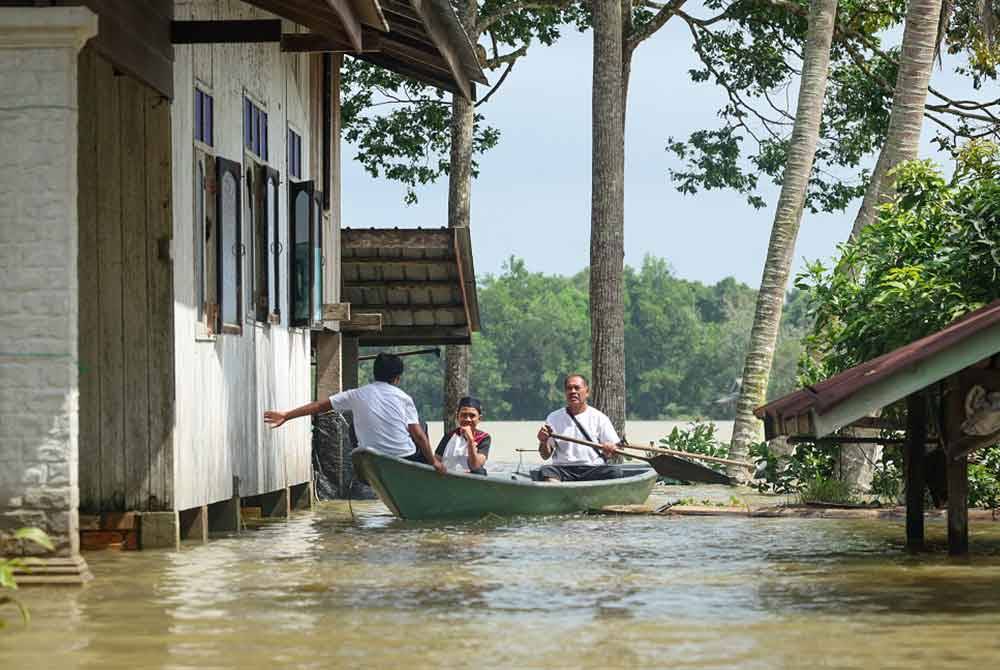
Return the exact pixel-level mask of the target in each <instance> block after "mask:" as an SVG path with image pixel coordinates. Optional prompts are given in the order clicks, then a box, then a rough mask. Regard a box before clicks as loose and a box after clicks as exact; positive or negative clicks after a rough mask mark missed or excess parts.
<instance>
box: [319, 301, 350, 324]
mask: <svg viewBox="0 0 1000 670" xmlns="http://www.w3.org/2000/svg"><path fill="white" fill-rule="evenodd" d="M323 320H324V321H350V320H351V303H349V302H334V303H326V304H324V305H323Z"/></svg>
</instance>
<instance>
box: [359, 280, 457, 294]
mask: <svg viewBox="0 0 1000 670" xmlns="http://www.w3.org/2000/svg"><path fill="white" fill-rule="evenodd" d="M458 287H459V280H458V278H457V277H456V278H455V279H427V280H425V281H417V280H412V279H410V280H398V279H371V280H357V279H351V280H346V281H344V288H345V289H347V288H368V289H384V290H387V291H419V290H423V289H435V288H451V289H456V288H458Z"/></svg>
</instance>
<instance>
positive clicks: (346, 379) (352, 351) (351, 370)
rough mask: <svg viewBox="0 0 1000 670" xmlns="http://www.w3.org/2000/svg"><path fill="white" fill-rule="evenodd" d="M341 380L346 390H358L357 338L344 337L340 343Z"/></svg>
mask: <svg viewBox="0 0 1000 670" xmlns="http://www.w3.org/2000/svg"><path fill="white" fill-rule="evenodd" d="M340 351H341V365H342V367H341V380H342V381H343V387H344V390H345V391H346V390H347V389H356V388H358V338H356V337H349V336H347V335H345V336H344V337H343V339H342V340H341V342H340Z"/></svg>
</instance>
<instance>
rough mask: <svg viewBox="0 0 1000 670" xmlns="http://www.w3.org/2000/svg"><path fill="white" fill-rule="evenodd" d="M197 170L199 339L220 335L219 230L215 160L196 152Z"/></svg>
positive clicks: (195, 234) (196, 228) (212, 157)
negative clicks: (217, 223)
mask: <svg viewBox="0 0 1000 670" xmlns="http://www.w3.org/2000/svg"><path fill="white" fill-rule="evenodd" d="M194 153H195V166H194V226H193V231H194V237H193V243H194V248H193V251H194V302H195V312H196V314H197V317H198V324H199V326H198V333H197V334H198V335H201V336H211V335H213V334H215V333H217V332H219V324H218V318H219V299H218V276H217V272H216V267H217V263H218V256H219V252H218V240H219V235H218V229H217V227H216V225H215V224H216V221H217V218H216V204H217V200H216V197H215V193H216V188H215V184H216V176H217V175H216V166H215V156H212V155H211V154H207V153H205V152H204V151H202V150H201V149H198V148H196V149H195V152H194Z"/></svg>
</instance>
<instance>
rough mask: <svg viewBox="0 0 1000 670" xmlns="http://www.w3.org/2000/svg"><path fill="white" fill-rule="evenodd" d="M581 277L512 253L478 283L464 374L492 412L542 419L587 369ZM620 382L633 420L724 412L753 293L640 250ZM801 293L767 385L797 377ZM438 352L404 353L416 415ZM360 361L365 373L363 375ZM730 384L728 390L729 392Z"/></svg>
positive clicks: (436, 380)
mask: <svg viewBox="0 0 1000 670" xmlns="http://www.w3.org/2000/svg"><path fill="white" fill-rule="evenodd" d="M588 289H589V279H588V275H587V273H586V272H585V271H584V272H581V273H578V274H576V275H573V276H571V277H562V276H553V275H546V274H543V273H538V272H530V271H529V270H528V269H527V267H526V266H525V264H524V261H522V260H520V259H517V258H511V259H510V260H509V261H508V262H507V264H506V265H505V269H504V272H503V273H502V274H500V275H498V276H492V275H487V276H485V277H483V278H481V281H480V285H479V289H478V291H479V307H480V316H481V319H482V323H483V332H482V333H479V334H477V335H474V336H473V341H472V367H471V371H470V383H471V387H472V389H471V390H472V392H473V393H475V394H476V395H477V396H479V397H480V399H482V401H483V403H484V406H485V407H484V408H485V414H486V416H487V417H488V419H490V420H501V419H514V420H516V419H532V420H534V419H540V418H542V417H544V416H545V415H546V414H548V413H549V412H550V411H552V410H553V409H554V408H556V407H559V406H560V405H561V404H562V403H563V402H564V398H563V392H562V379H563V377H564V376H565V375H566V374H568V373H569V372H570V371H577V372H581V373H582V374H585V375H589V373H590V318H589V312H588V310H589V307H588ZM625 292H626V324H625V343H626V350H627V352H628V355H627V356H626V369H625V374H626V390H627V392H628V398H627V402H628V408H629V416H630V417H631V418H634V419H677V418H689V417H706V418H731V416H732V411H733V402H734V401H735V400H734V398H733V397H732V393H731V390H732V387H733V384H734V381H735V380H736V379H737V378H738V377H739V375H740V372H741V370H742V361H743V356H744V353H745V351H746V346H747V333H748V332H749V328H750V323H751V322H752V320H753V309H754V300H755V296H754V291H753V290H752V289H750V288H749V287H747V286H745V285H743V284H739V283H738V282H736V281H735V280H733V279H725V280H722V281H721V282H719V283H718V284H716V285H714V286H705V285H704V284H701V283H699V282H690V281H685V280H682V279H678V278H677V277H675V276H673V274H672V272H671V271H670V269H669V267H668V266H667V264H666V263H665V262H664V261H662V260H660V259H654V258H647V259H646V260H645V261H644V262H643V266H642V268H640V269H639V270H634V269H632V268H627V269H626V273H625ZM804 307H805V306H804V302H803V300H802V296H801V294H800V293H793V294H791V295H790V297H789V304H788V307H787V308H786V310H785V317H784V319H783V322H782V323H783V325H782V335H781V339H780V340H779V345H778V353H777V355H776V359H775V361H776V362H775V373H774V374H772V381H771V387H770V388H771V395H772V396H773V394H774V393H783V392H785V391H787V390H788V389H790V388H791V387H792V385H793V384H794V368H795V361H796V360H797V359H798V356H799V345H798V341H799V339H800V338H801V335H802V333H804V332H805V331H806V330H807V327H808V324H807V323H806V322H805V321H803V320H802V319H806V318H808V317H807V315H806V311H805V308H804ZM443 373H444V367H443V361H441V360H438V359H435V358H434V357H432V356H420V357H412V358H407V359H406V372H405V373H404V375H403V387H404V388H405V389H406V390H407V391H408V392H409V393H410V394H411V395H412V396H413V397H414V400H415V401H416V403H417V409H418V410H419V411H420V415H421V416H423V417H425V418H428V417H429V418H432V419H436V418H437V417H438V416H440V407H441V388H442V383H441V380H442V375H443ZM370 375H371V372H370V367H367V366H366V367H365V368H363V369H362V372H361V377H362V380H367V379H369V378H370ZM727 394H728V395H727Z"/></svg>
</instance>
